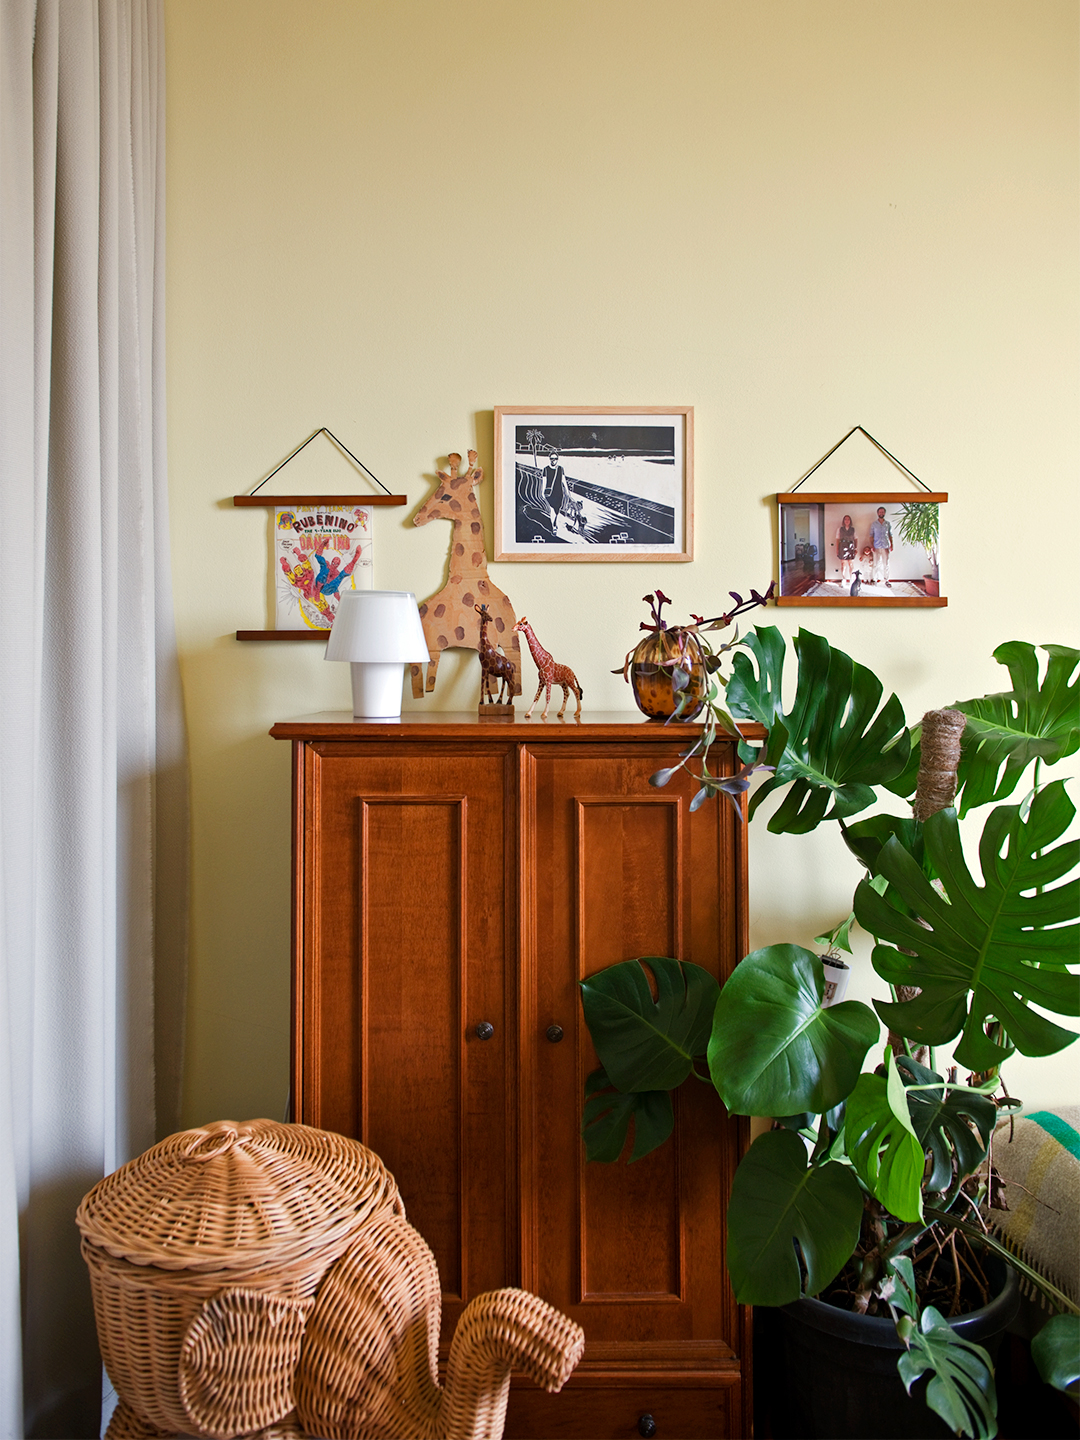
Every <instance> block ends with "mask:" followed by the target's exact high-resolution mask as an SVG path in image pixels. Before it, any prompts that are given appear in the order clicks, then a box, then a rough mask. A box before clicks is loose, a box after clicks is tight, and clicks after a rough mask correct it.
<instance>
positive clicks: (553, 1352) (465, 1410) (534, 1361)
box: [437, 1290, 585, 1440]
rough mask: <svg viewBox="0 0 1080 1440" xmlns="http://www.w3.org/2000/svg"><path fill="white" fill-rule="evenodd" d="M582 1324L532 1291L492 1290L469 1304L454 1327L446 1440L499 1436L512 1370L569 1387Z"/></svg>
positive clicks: (441, 1427)
mask: <svg viewBox="0 0 1080 1440" xmlns="http://www.w3.org/2000/svg"><path fill="white" fill-rule="evenodd" d="M584 1348H585V1333H584V1331H583V1330H582V1329H581V1326H580V1325H575V1324H574V1322H573V1321H572V1320H568V1319H567V1317H566V1316H565V1315H563V1314H561V1313H560V1312H559V1311H558V1310H556V1309H554V1308H553V1307H552V1306H551V1305H548V1304H547V1303H546V1302H545V1301H543V1300H540V1299H538V1298H537V1296H535V1295H530V1294H528V1293H527V1292H526V1291H524V1290H492V1291H489V1292H488V1293H487V1294H486V1295H478V1296H477V1298H476V1299H475V1300H472V1301H470V1303H469V1304H468V1305H467V1306H466V1307H465V1309H464V1311H463V1312H462V1315H461V1319H460V1320H459V1321H458V1324H457V1328H456V1330H455V1331H454V1339H453V1343H452V1344H451V1346H450V1360H449V1364H448V1366H447V1372H446V1387H445V1389H444V1391H443V1396H442V1403H441V1405H440V1408H439V1420H438V1426H437V1434H438V1435H439V1437H440V1440H499V1437H501V1435H502V1433H503V1424H504V1421H505V1418H506V1402H507V1399H508V1397H509V1391H510V1371H511V1369H512V1368H514V1367H516V1368H517V1369H519V1370H522V1371H524V1373H525V1374H526V1375H528V1377H529V1378H530V1379H531V1380H534V1381H535V1382H536V1384H537V1385H540V1386H542V1388H543V1389H545V1390H550V1391H552V1392H554V1391H557V1390H561V1389H562V1387H563V1385H564V1384H565V1382H566V1380H567V1378H568V1377H569V1375H570V1372H571V1371H572V1370H573V1368H574V1366H575V1365H576V1364H577V1363H578V1361H579V1360H580V1359H581V1353H582V1351H583V1350H584Z"/></svg>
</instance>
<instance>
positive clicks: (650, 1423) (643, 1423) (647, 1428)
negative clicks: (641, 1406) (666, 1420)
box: [637, 1414, 656, 1436]
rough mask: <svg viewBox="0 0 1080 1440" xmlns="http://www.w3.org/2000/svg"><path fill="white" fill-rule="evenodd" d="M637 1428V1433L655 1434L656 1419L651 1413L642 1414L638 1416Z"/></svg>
mask: <svg viewBox="0 0 1080 1440" xmlns="http://www.w3.org/2000/svg"><path fill="white" fill-rule="evenodd" d="M637 1429H638V1434H639V1435H645V1436H649V1435H655V1434H656V1421H655V1420H654V1419H653V1418H652V1416H651V1415H648V1414H646V1415H642V1416H640V1417H639V1419H638V1422H637Z"/></svg>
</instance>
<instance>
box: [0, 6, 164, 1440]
mask: <svg viewBox="0 0 1080 1440" xmlns="http://www.w3.org/2000/svg"><path fill="white" fill-rule="evenodd" d="M0 6H2V8H0V596H2V601H3V603H2V609H0V617H2V618H0V636H2V641H0V1245H2V1247H3V1252H2V1255H0V1285H2V1294H0V1367H2V1369H0V1404H2V1410H0V1433H2V1435H4V1436H10V1437H21V1436H58V1437H79V1436H84V1435H96V1434H97V1433H98V1431H97V1426H98V1413H99V1400H100V1387H101V1378H100V1362H99V1360H98V1355H97V1347H96V1337H95V1332H94V1323H93V1313H92V1309H91V1306H90V1297H89V1286H88V1283H87V1277H86V1272H85V1266H84V1265H83V1263H82V1260H81V1258H80V1255H79V1246H78V1234H77V1232H76V1229H75V1226H74V1223H73V1216H74V1212H75V1208H76V1205H77V1204H78V1201H79V1199H80V1197H81V1196H82V1195H83V1193H84V1192H85V1191H86V1190H87V1189H88V1188H89V1187H90V1186H91V1185H92V1184H94V1182H95V1181H96V1180H98V1179H99V1178H100V1177H101V1176H102V1175H104V1174H107V1173H108V1172H109V1171H111V1170H113V1169H115V1167H116V1166H117V1165H118V1164H120V1163H122V1162H123V1161H124V1160H125V1159H127V1158H130V1157H131V1156H132V1155H134V1154H137V1153H139V1152H140V1151H141V1150H143V1149H144V1148H145V1147H146V1146H147V1145H149V1144H151V1143H152V1142H153V1139H154V1135H155V1024H156V1025H157V1029H158V1046H157V1049H158V1060H159V1063H158V1074H157V1077H156V1082H157V1086H158V1090H159V1096H158V1100H159V1109H160V1110H161V1112H162V1116H161V1118H162V1119H163V1120H164V1121H165V1124H164V1127H163V1128H165V1129H168V1128H174V1127H172V1126H170V1125H169V1123H168V1122H169V1121H171V1120H173V1119H174V1118H175V1101H176V1092H177V1088H178V1073H179V1072H178V1061H179V1054H180V1043H181V1041H180V1026H179V1024H178V1023H177V1017H178V1016H179V1014H180V1011H181V1002H182V986H183V966H182V957H183V949H184V945H183V941H184V935H183V919H182V917H183V914H184V903H183V902H184V864H183V856H184V854H185V840H184V834H183V829H184V816H183V794H184V756H183V735H182V727H181V723H180V718H179V717H180V706H179V690H178V683H177V679H176V667H175V644H174V639H173V630H172V618H171V598H170V579H169V564H168V550H167V526H166V491H165V424H164V375H163V362H164V343H163V340H164V336H163V324H162V308H163V300H164V287H163V279H164V276H163V261H164V133H163V127H164V104H163V101H164V96H163V83H162V76H163V55H162V47H163V36H162V19H163V17H162V0H0ZM155 912H156V921H155ZM155 979H156V980H157V987H158V1006H157V1015H156V1016H155Z"/></svg>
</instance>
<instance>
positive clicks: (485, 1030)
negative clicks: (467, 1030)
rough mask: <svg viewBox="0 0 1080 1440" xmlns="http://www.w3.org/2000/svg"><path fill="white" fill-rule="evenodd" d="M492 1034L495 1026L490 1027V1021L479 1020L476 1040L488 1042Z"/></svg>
mask: <svg viewBox="0 0 1080 1440" xmlns="http://www.w3.org/2000/svg"><path fill="white" fill-rule="evenodd" d="M494 1034H495V1026H494V1025H492V1023H491V1021H490V1020H481V1021H480V1024H479V1025H477V1027H476V1038H477V1039H478V1040H490V1039H491V1037H492V1035H494Z"/></svg>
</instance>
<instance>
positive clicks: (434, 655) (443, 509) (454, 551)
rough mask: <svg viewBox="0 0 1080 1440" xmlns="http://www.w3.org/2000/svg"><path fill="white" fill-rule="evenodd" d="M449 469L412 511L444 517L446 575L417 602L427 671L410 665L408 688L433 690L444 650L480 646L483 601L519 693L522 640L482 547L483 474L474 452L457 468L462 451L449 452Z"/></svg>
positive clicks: (417, 519)
mask: <svg viewBox="0 0 1080 1440" xmlns="http://www.w3.org/2000/svg"><path fill="white" fill-rule="evenodd" d="M449 461H450V468H449V470H448V471H447V470H440V471H439V472H438V473H439V486H438V489H437V490H436V491H435V493H434V495H432V496H431V498H430V499H429V500H427V501H426V502H425V503H424V504H423V505H421V507H420V509H419V510H418V511H417V512H416V514H415V515H414V516H413V524H414V525H426V524H427V523H428V521H429V520H449V521H450V523H451V524H452V525H453V527H454V530H453V535H452V538H451V541H450V578H449V580H448V581H447V583H446V584H445V585H444V586H443V588H442V589H441V590H439V591H437V592H436V593H435V594H434V595H432V596H430V597H429V598H428V599H427V600H425V601H424V602H423V604H422V605H421V606H420V623H421V625H423V627H424V639H425V640H426V641H427V648H428V656H429V657H430V658H429V659H428V663H427V675H426V677H425V675H424V667H423V664H422V663H421V664H419V665H414V666H413V667H412V692H413V695H414V696H416V697H417V698H419V697H420V696H421V695H423V694H425V693H427V694H429V695H430V694H431V692H432V691H433V690H434V689H435V676H436V674H437V672H438V669H439V656H440V655H441V654H442V652H443V651H444V650H454V649H467V650H476V649H478V648H479V645H480V621H479V619H478V616H477V611H476V606H477V605H478V604H485V605H486V606H487V609H488V614H489V615H490V617H491V623H492V625H493V626H494V627H495V636H496V639H495V643H496V644H497V645H502V647H503V649H504V650H506V651H507V654H508V657H509V659H510V660H511V661H512V662H513V663H514V666H515V674H514V680H513V685H512V688H511V693H512V694H513V695H520V694H521V642H520V641H519V640H518V637H517V635H516V634H515V633H514V630H513V625H514V607H513V606H512V605H511V604H510V601H509V600H508V599H507V597H506V596H505V595H504V594H503V592H502V591H501V590H500V589H498V588H497V586H495V585H493V584H492V583H491V581H490V580H489V579H488V569H487V553H486V551H485V549H484V522H483V521H482V520H481V518H480V507H479V505H478V504H477V503H476V495H475V489H476V486H477V485H479V484H480V482H481V480H483V478H484V472H483V470H482V469H481V468H480V466H479V465H477V463H476V451H475V450H470V451H469V468H468V470H466V472H465V474H464V475H462V474H461V473H460V468H461V456H460V455H451V456H449Z"/></svg>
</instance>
